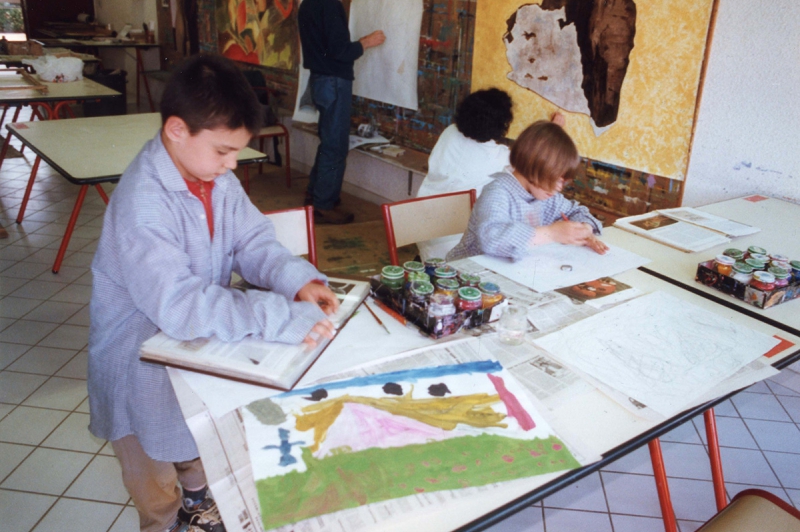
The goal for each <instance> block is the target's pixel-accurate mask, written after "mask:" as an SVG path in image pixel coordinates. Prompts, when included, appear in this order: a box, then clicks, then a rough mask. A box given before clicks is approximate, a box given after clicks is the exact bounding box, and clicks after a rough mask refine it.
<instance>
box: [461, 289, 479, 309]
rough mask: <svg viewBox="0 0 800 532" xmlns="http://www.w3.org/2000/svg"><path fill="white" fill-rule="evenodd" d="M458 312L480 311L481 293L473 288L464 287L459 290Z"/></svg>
mask: <svg viewBox="0 0 800 532" xmlns="http://www.w3.org/2000/svg"><path fill="white" fill-rule="evenodd" d="M456 305H457V306H458V310H461V311H466V310H478V309H480V308H481V305H482V302H481V291H480V290H478V289H477V288H475V287H473V286H462V287H461V288H459V289H458V299H457V300H456Z"/></svg>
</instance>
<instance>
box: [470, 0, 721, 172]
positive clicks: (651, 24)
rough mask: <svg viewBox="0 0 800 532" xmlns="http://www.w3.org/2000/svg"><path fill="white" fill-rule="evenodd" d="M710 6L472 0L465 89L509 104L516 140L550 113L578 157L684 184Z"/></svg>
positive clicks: (707, 0)
mask: <svg viewBox="0 0 800 532" xmlns="http://www.w3.org/2000/svg"><path fill="white" fill-rule="evenodd" d="M713 4H714V0H698V1H696V2H672V1H670V0H648V1H647V2H644V1H642V0H530V1H527V2H525V1H523V0H492V1H491V2H478V7H477V12H476V24H475V47H474V56H473V66H472V90H473V91H474V90H478V89H483V88H487V87H498V88H501V89H503V90H505V91H506V92H508V93H509V94H510V95H511V97H512V98H513V100H514V116H515V120H514V123H513V124H512V126H511V130H510V132H509V135H510V136H511V137H512V138H514V137H516V136H517V135H518V134H519V133H520V132H521V131H522V129H524V128H525V127H526V126H527V125H528V124H530V123H531V122H533V121H534V120H538V119H542V118H548V117H549V116H550V115H551V114H552V113H553V112H554V111H560V112H562V113H563V114H565V115H566V117H567V126H566V128H567V131H568V132H569V133H570V135H571V136H572V138H573V139H574V140H575V142H576V144H577V145H578V149H579V151H580V153H581V155H583V156H585V157H589V158H591V159H594V160H599V161H603V162H607V163H611V164H615V165H619V166H624V167H627V168H632V169H635V170H640V171H643V172H647V173H651V174H656V175H660V176H665V177H669V178H671V179H683V178H684V176H685V172H686V168H687V166H688V157H689V151H690V147H691V138H692V124H693V120H694V114H695V107H696V105H697V95H698V89H699V86H700V75H701V70H702V65H703V58H704V56H705V50H706V41H707V37H708V30H709V24H710V20H711V14H712V8H713Z"/></svg>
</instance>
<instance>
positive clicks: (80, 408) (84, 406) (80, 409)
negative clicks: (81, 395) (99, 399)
mask: <svg viewBox="0 0 800 532" xmlns="http://www.w3.org/2000/svg"><path fill="white" fill-rule="evenodd" d="M75 411H76V412H83V413H84V414H88V413H89V398H88V397H87V398H86V399H84V400H83V401H82V402H81V404H80V405H78V408H76V409H75Z"/></svg>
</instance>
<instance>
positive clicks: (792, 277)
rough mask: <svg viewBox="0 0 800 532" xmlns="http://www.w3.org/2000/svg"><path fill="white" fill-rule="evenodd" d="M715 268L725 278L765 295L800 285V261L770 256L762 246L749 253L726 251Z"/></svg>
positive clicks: (755, 247)
mask: <svg viewBox="0 0 800 532" xmlns="http://www.w3.org/2000/svg"><path fill="white" fill-rule="evenodd" d="M714 268H715V269H716V270H717V271H718V272H719V273H721V274H722V275H727V276H728V277H733V278H734V279H736V280H737V281H739V282H741V283H744V284H749V285H750V286H752V287H753V288H757V289H759V290H762V291H764V292H771V291H773V290H775V289H777V288H783V287H784V286H788V285H790V284H792V283H798V282H800V260H789V257H787V256H785V255H781V254H778V253H767V250H766V249H764V248H762V247H758V246H750V247H749V248H747V250H746V251H742V250H740V249H736V248H729V249H726V250H725V251H724V252H723V254H722V255H718V256H717V257H716V258H715V259H714Z"/></svg>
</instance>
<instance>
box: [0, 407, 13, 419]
mask: <svg viewBox="0 0 800 532" xmlns="http://www.w3.org/2000/svg"><path fill="white" fill-rule="evenodd" d="M15 408H16V405H7V404H5V403H0V420H1V419H3V418H4V417H6V415H8V413H9V412H11V411H12V410H14V409H15Z"/></svg>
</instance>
